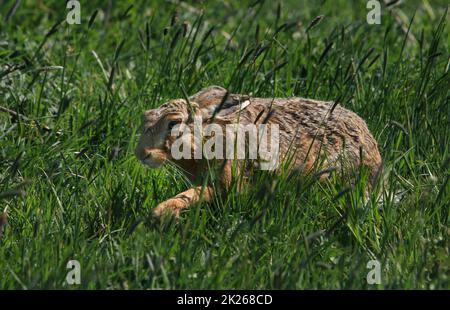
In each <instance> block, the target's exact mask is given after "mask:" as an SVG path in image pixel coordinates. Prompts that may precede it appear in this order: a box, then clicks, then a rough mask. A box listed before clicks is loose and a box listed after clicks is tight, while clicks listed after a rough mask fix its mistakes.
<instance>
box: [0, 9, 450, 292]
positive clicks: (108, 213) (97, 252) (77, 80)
mask: <svg viewBox="0 0 450 310" xmlns="http://www.w3.org/2000/svg"><path fill="white" fill-rule="evenodd" d="M14 3H15V1H0V98H1V99H0V107H1V108H0V212H1V211H3V209H5V208H7V210H8V214H9V223H8V225H7V226H6V228H5V230H4V234H3V237H2V238H1V239H0V270H1V272H0V288H2V289H12V288H19V289H22V288H23V289H25V288H28V289H33V288H89V289H93V288H102V289H105V288H115V289H120V288H129V289H154V288H164V289H165V288H177V289H231V288H236V289H238V288H239V289H305V288H333V289H339V288H362V289H383V288H384V289H387V288H406V289H412V288H420V289H433V288H434V289H448V288H450V279H449V276H450V274H449V271H450V268H449V267H450V262H449V235H450V228H449V204H450V190H449V188H450V185H449V175H450V174H449V169H450V168H449V162H450V154H449V150H450V103H449V93H448V89H449V66H450V65H449V52H450V51H449V46H450V44H449V43H450V37H449V31H448V26H446V25H445V20H448V13H447V11H446V9H447V4H446V3H447V1H445V0H442V1H438V0H433V1H431V0H416V1H410V0H408V1H401V3H400V4H399V3H397V4H394V5H391V6H389V7H386V6H384V5H383V6H382V14H383V15H382V21H381V25H368V24H367V23H366V15H367V12H368V10H367V9H366V3H367V2H366V1H362V0H361V1H356V0H354V1H348V0H341V1H312V0H311V1H298V0H297V1H283V2H282V3H281V5H280V6H278V5H277V3H272V2H271V1H265V2H264V1H225V2H222V1H208V2H206V1H205V2H197V1H188V2H183V3H177V1H143V0H140V1H129V3H126V1H114V4H113V5H112V7H111V8H108V1H82V4H81V15H82V23H81V25H68V24H67V23H66V22H65V21H64V22H62V23H60V21H63V20H65V17H66V14H67V13H68V10H67V9H66V8H65V3H64V1H32V0H28V1H21V3H20V4H19V6H18V7H17V9H16V10H15V11H14V10H10V9H11V8H12V7H13V5H14ZM131 3H133V4H134V5H133V6H130V4H131ZM96 9H98V14H97V15H96V17H95V19H94V18H93V16H95V13H94V12H95V11H96ZM175 11H178V15H177V18H173V12H175ZM320 15H323V16H324V18H323V19H322V20H319V22H318V23H313V25H311V22H312V21H313V20H314V18H315V17H316V16H320ZM91 17H92V18H91ZM90 21H91V22H90ZM316 21H317V20H316ZM184 23H186V24H187V25H188V27H187V32H186V35H185V36H183V32H184V30H185V26H184ZM309 26H313V27H309ZM55 66H59V67H55ZM211 84H217V85H222V86H225V87H228V88H229V89H231V90H233V91H234V92H242V93H250V92H252V93H253V94H254V95H257V96H273V95H275V96H293V95H296V96H302V97H311V98H316V99H322V100H338V101H339V102H341V104H342V105H343V106H345V107H347V108H349V109H351V110H353V111H355V112H357V113H358V114H359V115H361V116H362V117H363V118H364V119H365V120H366V121H367V123H368V126H369V128H370V130H371V131H372V132H373V133H374V136H375V137H376V139H377V140H378V142H379V147H380V151H381V153H382V156H383V160H384V163H385V166H386V169H387V171H390V173H389V175H388V177H387V179H386V182H385V183H386V184H385V187H384V188H382V187H381V186H380V189H379V191H380V192H381V194H382V195H383V196H385V197H384V204H383V206H382V207H381V208H380V206H379V204H378V203H377V202H376V199H375V196H376V195H375V194H374V195H372V197H371V199H370V201H369V202H368V203H367V205H366V206H364V203H363V199H362V197H363V195H362V192H363V190H361V188H362V186H360V185H361V184H362V183H363V181H360V182H358V183H357V184H356V186H355V188H354V189H352V190H347V186H348V185H347V184H345V182H339V181H337V180H334V181H333V180H331V182H328V183H319V182H315V181H314V179H313V178H306V179H299V178H298V177H297V176H295V175H294V176H292V175H289V174H288V173H280V174H279V175H278V176H274V175H270V174H260V175H256V176H255V177H254V180H253V181H252V184H251V185H249V186H248V188H247V189H246V190H245V191H244V192H243V193H242V194H241V195H237V194H236V191H235V190H234V189H231V190H230V195H229V196H228V198H227V199H226V200H224V201H219V200H218V199H217V200H216V201H215V202H213V203H210V204H205V203H203V204H201V205H197V206H195V207H193V208H192V209H190V210H189V211H187V212H185V213H183V215H182V218H181V220H180V221H179V222H178V223H166V222H162V223H159V222H156V221H153V220H152V218H151V209H152V207H154V206H156V204H157V203H158V202H161V201H163V200H165V199H167V198H169V197H171V196H173V195H175V194H177V193H178V192H180V191H182V190H184V189H186V188H187V186H188V185H187V184H185V182H184V181H183V178H182V177H180V176H179V175H177V174H176V173H174V172H173V171H171V170H169V169H157V170H151V169H148V168H146V167H144V166H142V165H141V164H140V163H139V162H138V161H137V160H136V158H135V157H134V155H133V150H134V148H135V145H136V142H137V138H138V134H139V131H140V120H141V115H142V112H143V111H144V110H145V109H149V108H152V107H157V106H158V105H160V104H161V103H163V102H164V101H166V100H168V99H171V98H182V97H183V89H184V90H185V91H186V92H187V93H189V94H190V93H194V92H196V91H197V90H199V89H200V88H201V87H205V86H207V85H211ZM6 109H8V110H10V111H9V112H7V111H6ZM12 111H13V112H14V113H13V112H12ZM16 113H20V116H17V115H16V116H14V115H13V114H16ZM332 179H333V178H332ZM393 193H401V195H398V196H397V197H394V195H393ZM397 200H399V201H397ZM70 259H77V260H79V261H80V263H81V268H82V274H81V278H82V279H81V281H82V282H81V284H80V285H77V286H68V285H67V284H66V283H65V278H66V274H67V272H68V271H69V270H67V269H66V264H67V262H68V261H69V260H70ZM371 259H378V260H379V261H380V262H381V269H382V270H381V271H382V273H381V277H382V284H380V285H368V284H367V282H366V275H367V273H368V271H369V270H368V269H367V268H366V264H367V262H368V261H369V260H371Z"/></svg>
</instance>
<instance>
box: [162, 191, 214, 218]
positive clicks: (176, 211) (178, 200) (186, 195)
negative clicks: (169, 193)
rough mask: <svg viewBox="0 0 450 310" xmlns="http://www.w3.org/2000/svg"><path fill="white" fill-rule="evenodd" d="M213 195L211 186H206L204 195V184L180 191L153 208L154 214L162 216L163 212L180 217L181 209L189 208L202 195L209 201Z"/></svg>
mask: <svg viewBox="0 0 450 310" xmlns="http://www.w3.org/2000/svg"><path fill="white" fill-rule="evenodd" d="M212 196H213V190H212V187H210V186H206V187H205V188H204V190H203V195H202V186H197V187H193V188H190V189H188V190H187V191H184V192H182V193H179V194H178V195H176V196H175V197H173V198H170V199H168V200H166V201H164V202H161V203H160V204H159V205H158V206H156V208H155V209H154V210H153V214H154V215H155V216H156V217H160V216H161V215H163V214H169V215H173V216H175V217H177V218H178V217H179V216H180V212H181V210H183V209H185V208H188V207H189V206H191V205H192V204H194V203H196V202H198V201H199V200H200V197H202V198H203V200H204V201H206V202H208V201H210V200H211V197H212Z"/></svg>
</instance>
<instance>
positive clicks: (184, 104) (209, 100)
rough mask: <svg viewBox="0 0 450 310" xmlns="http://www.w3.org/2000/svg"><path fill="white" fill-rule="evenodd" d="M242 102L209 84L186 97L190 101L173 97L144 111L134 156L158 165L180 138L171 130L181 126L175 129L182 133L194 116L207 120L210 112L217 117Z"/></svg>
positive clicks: (232, 111) (236, 109)
mask: <svg viewBox="0 0 450 310" xmlns="http://www.w3.org/2000/svg"><path fill="white" fill-rule="evenodd" d="M241 101H242V100H241V97H240V96H238V95H229V94H228V92H227V91H226V90H225V89H224V88H222V87H219V86H210V87H208V88H205V89H203V90H201V91H200V92H198V93H197V94H195V95H193V96H191V97H189V102H188V101H187V100H185V99H175V100H171V101H168V102H166V103H164V104H163V105H161V106H160V107H159V108H157V109H152V110H148V111H145V112H144V119H143V131H142V134H141V137H140V139H139V143H138V145H137V147H136V150H135V154H136V157H137V158H138V159H139V160H140V161H141V162H142V163H144V164H146V165H149V166H151V167H160V166H161V165H163V164H164V162H165V161H166V160H170V159H171V146H172V144H173V143H174V142H175V140H176V139H178V138H179V135H174V134H173V132H177V129H180V130H178V132H180V133H181V129H182V126H185V125H187V126H189V125H191V124H192V122H193V119H194V118H197V117H200V118H201V119H202V121H207V120H208V119H211V117H212V116H213V115H214V117H217V118H216V119H217V120H218V119H220V118H221V117H224V116H228V115H231V114H233V113H235V112H236V111H238V110H240V109H241V108H242V104H241ZM242 102H243V101H242ZM246 105H248V101H247V104H246ZM246 105H245V106H246ZM219 108H220V111H218V110H219ZM176 126H177V127H176ZM174 127H176V128H175V130H173V129H174Z"/></svg>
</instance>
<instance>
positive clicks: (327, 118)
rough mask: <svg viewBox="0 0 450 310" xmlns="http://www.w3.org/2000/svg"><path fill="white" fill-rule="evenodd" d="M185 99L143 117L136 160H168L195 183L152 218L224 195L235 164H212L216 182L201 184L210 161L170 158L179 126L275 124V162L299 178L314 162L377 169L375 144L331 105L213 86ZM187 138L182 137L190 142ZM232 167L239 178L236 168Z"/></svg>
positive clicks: (352, 117) (358, 123) (350, 116)
mask: <svg viewBox="0 0 450 310" xmlns="http://www.w3.org/2000/svg"><path fill="white" fill-rule="evenodd" d="M187 99H188V100H185V99H175V100H170V101H169V102H166V103H164V104H163V105H161V106H160V107H159V108H157V109H151V110H148V111H146V112H145V113H144V124H143V132H142V134H141V136H140V140H139V143H138V145H137V147H136V150H135V154H136V157H137V158H138V159H139V160H140V161H141V162H142V163H143V164H146V165H149V166H151V167H160V166H162V165H163V164H164V162H166V161H171V162H173V163H175V164H176V165H177V166H178V167H180V168H181V170H182V171H184V172H185V174H186V176H187V177H188V178H189V179H190V180H191V181H192V182H193V184H197V185H198V186H196V187H193V188H190V189H188V190H187V191H184V192H182V193H180V194H178V195H176V196H175V197H173V198H170V199H168V200H166V201H164V202H162V203H160V204H159V205H158V206H157V207H156V208H155V209H154V214H155V215H156V216H160V215H162V214H163V213H169V214H173V215H175V216H176V217H178V216H179V214H180V211H181V210H183V209H184V208H187V207H188V206H190V205H192V204H193V203H195V202H197V201H198V200H199V199H200V198H201V197H202V198H203V199H204V200H205V201H209V200H211V198H212V196H213V195H214V194H215V193H214V190H215V191H216V192H217V191H219V192H221V193H224V192H225V191H226V189H227V187H228V186H229V185H230V183H231V180H232V174H233V173H232V170H233V169H234V168H233V163H236V162H237V161H239V159H236V157H232V158H229V157H225V158H223V159H220V160H215V161H214V163H215V166H216V167H220V169H219V173H218V178H217V180H218V182H217V184H207V185H206V186H204V187H203V186H201V184H202V183H201V179H202V176H203V175H204V173H205V171H208V167H210V166H211V164H210V162H209V161H208V160H204V159H203V158H200V157H198V156H197V157H195V156H193V157H187V158H186V156H185V157H183V158H179V156H178V157H177V158H174V157H175V156H173V146H174V144H175V143H177V139H180V137H181V136H182V135H183V134H182V133H181V128H182V127H183V126H184V127H183V128H185V129H186V128H187V129H190V132H193V131H195V129H196V128H195V126H200V127H201V128H200V130H201V129H204V128H205V126H207V125H208V124H216V125H218V126H219V127H222V128H223V127H225V126H226V125H229V124H244V125H247V124H248V125H252V124H254V125H261V124H266V125H268V126H270V125H276V126H277V129H278V137H277V140H276V143H278V148H277V156H278V158H279V161H281V162H283V161H284V160H287V159H289V167H290V168H291V169H297V170H298V171H299V173H301V174H302V175H304V174H307V173H308V172H310V171H311V170H312V169H313V168H314V167H315V166H317V165H316V164H317V163H318V162H319V161H320V163H321V168H324V169H327V168H331V167H336V168H338V169H339V170H340V171H342V170H346V169H351V167H354V166H365V167H367V168H369V169H370V171H371V177H372V178H373V177H375V175H376V174H377V172H378V169H379V167H380V166H381V156H380V153H379V151H378V147H377V142H376V141H375V139H374V138H373V136H372V135H371V133H370V132H369V129H368V128H367V126H366V123H365V122H364V120H362V119H361V118H360V117H359V116H358V115H356V114H355V113H353V112H351V111H349V110H347V109H345V108H343V107H341V106H339V105H337V104H333V103H330V102H323V101H318V100H311V99H305V98H299V97H292V98H254V97H250V96H247V95H240V94H230V93H228V91H227V90H226V89H224V88H222V87H219V86H210V87H208V88H205V89H202V90H201V91H200V92H198V93H196V94H195V95H192V96H191V97H189V98H187ZM196 120H200V121H201V123H200V125H196V124H198V122H196ZM175 127H177V128H178V129H179V130H178V133H176V130H175ZM174 133H175V134H174ZM216 135H217V134H216ZM202 137H203V136H202ZM191 139H192V138H188V140H190V141H191V142H192V140H191ZM202 139H203V138H202ZM201 143H204V141H203V140H202V141H201ZM246 143H248V142H246ZM271 143H273V142H271ZM198 147H199V144H195V143H194V147H193V149H192V150H188V151H187V153H188V154H189V155H192V152H196V151H197V150H196V148H197V149H198ZM216 147H217V146H216ZM201 154H202V153H201V152H200V155H201ZM254 162H257V160H254ZM234 167H236V165H234ZM237 167H238V168H237V173H238V174H239V165H237ZM235 171H236V170H235Z"/></svg>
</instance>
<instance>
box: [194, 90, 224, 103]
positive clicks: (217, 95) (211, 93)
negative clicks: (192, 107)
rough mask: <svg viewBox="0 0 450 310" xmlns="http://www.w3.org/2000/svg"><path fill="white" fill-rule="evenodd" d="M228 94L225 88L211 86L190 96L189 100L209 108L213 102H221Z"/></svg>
mask: <svg viewBox="0 0 450 310" xmlns="http://www.w3.org/2000/svg"><path fill="white" fill-rule="evenodd" d="M226 93H227V90H226V89H225V88H223V87H220V86H209V87H207V88H203V89H202V90H201V91H199V92H198V93H196V94H194V95H192V96H190V97H189V100H190V101H195V102H197V103H198V104H199V105H200V106H207V105H209V104H210V103H212V102H213V101H217V100H220V99H221V98H222V97H223V96H224V95H225V94H226Z"/></svg>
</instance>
